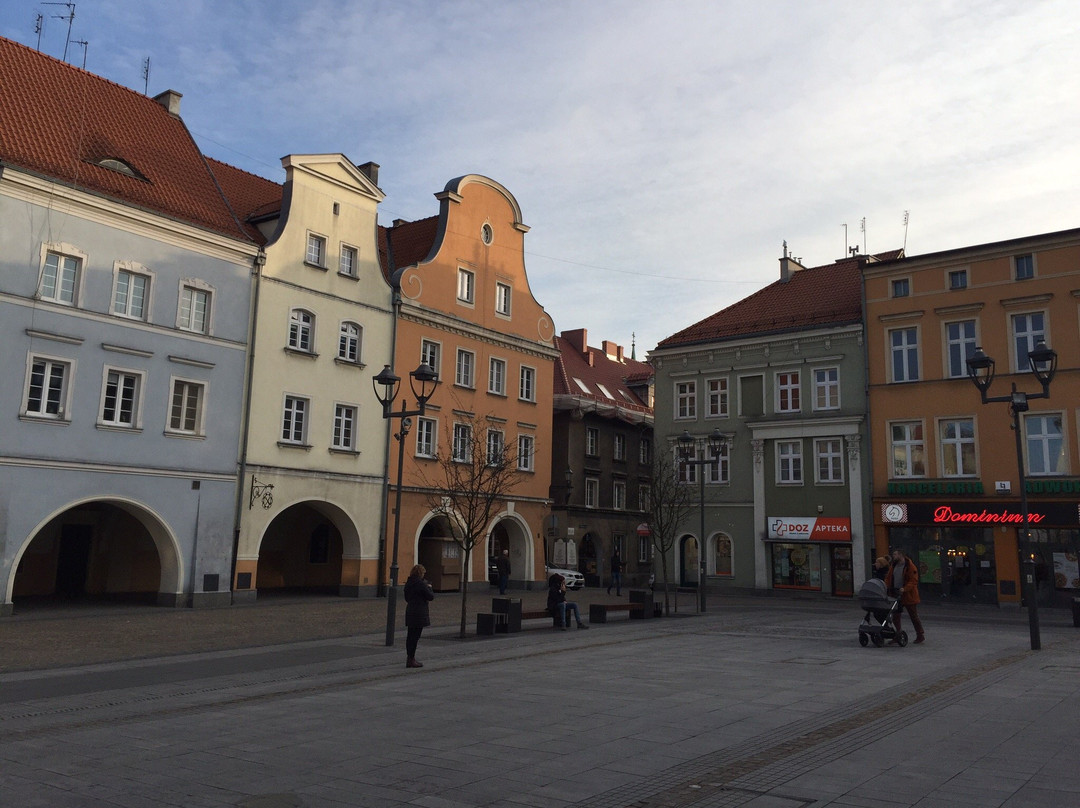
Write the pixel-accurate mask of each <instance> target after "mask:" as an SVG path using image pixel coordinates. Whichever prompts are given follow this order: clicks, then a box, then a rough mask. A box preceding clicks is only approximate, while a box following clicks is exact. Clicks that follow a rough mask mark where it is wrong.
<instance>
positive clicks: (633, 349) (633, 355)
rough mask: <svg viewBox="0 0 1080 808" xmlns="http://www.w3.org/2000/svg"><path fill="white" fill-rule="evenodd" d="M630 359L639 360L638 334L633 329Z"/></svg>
mask: <svg viewBox="0 0 1080 808" xmlns="http://www.w3.org/2000/svg"><path fill="white" fill-rule="evenodd" d="M630 359H631V360H632V361H635V362H636V361H637V334H636V333H634V332H633V331H631V332H630Z"/></svg>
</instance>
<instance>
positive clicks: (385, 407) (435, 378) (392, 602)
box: [372, 362, 439, 645]
mask: <svg viewBox="0 0 1080 808" xmlns="http://www.w3.org/2000/svg"><path fill="white" fill-rule="evenodd" d="M417 382H419V383H420V389H419V390H417V389H416V385H417ZM372 384H373V385H374V387H375V395H376V396H378V399H379V402H380V403H381V404H382V416H383V418H385V419H386V420H391V419H394V418H397V419H399V420H400V421H401V428H400V429H399V430H398V431H397V433H395V435H394V437H395V438H396V439H397V442H398V467H397V493H396V494H395V500H394V547H393V554H392V555H391V557H390V588H389V590H388V591H387V593H386V644H387V645H393V644H394V626H395V623H396V622H397V582H398V535H399V532H400V529H401V472H402V467H403V466H404V464H405V438H406V436H407V435H408V434H409V428H410V427H411V426H412V416H414V415H416V416H420V415H423V414H424V413H425V412H426V411H427V403H428V400H429V399H430V398H431V396H432V395H433V394H434V392H435V388H436V387H438V386H439V374H437V373H436V372H435V371H434V370H432V369H431V367H430V366H429V365H427V364H425V363H423V362H421V363H420V366H419V367H418V368H417V369H416V370H413V371H410V372H409V386H410V387H411V388H412V393H413V396H414V397H415V398H416V409H415V410H410V409H408V402H407V401H406V400H405V399H402V400H401V409H400V410H398V411H397V412H394V411H393V404H394V399H395V398H397V394H398V387H399V386H400V384H401V379H400V378H399V377H398V376H397V375H396V374H395V373H394V371H392V370H391V369H390V366H389V365H385V366H384V367H383V369H382V370H381V371H380V372H379V375H378V376H376V377H375V378H374V379H372ZM379 388H382V390H381V392H380V389H379Z"/></svg>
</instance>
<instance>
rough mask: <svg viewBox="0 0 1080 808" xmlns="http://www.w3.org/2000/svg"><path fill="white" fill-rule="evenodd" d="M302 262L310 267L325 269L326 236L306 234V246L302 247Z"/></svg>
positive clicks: (309, 232)
mask: <svg viewBox="0 0 1080 808" xmlns="http://www.w3.org/2000/svg"><path fill="white" fill-rule="evenodd" d="M304 263H305V264H307V265H308V266H311V267H318V268H319V269H326V236H321V235H319V234H318V233H313V232H311V231H310V230H309V231H308V234H307V246H306V247H305V248H304Z"/></svg>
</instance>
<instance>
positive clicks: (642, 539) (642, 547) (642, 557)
mask: <svg viewBox="0 0 1080 808" xmlns="http://www.w3.org/2000/svg"><path fill="white" fill-rule="evenodd" d="M651 547H652V536H638V540H637V561H638V563H639V564H648V563H649V549H650V548H651Z"/></svg>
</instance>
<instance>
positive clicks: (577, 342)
mask: <svg viewBox="0 0 1080 808" xmlns="http://www.w3.org/2000/svg"><path fill="white" fill-rule="evenodd" d="M559 336H560V337H561V338H562V339H564V340H566V341H567V342H568V343H570V347H572V348H574V349H575V350H576V351H577V352H578V353H580V354H582V355H583V356H584V355H585V354H587V353H588V351H589V333H588V331H586V330H585V329H584V328H575V329H574V330H573V331H562V332H560V333H559Z"/></svg>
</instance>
